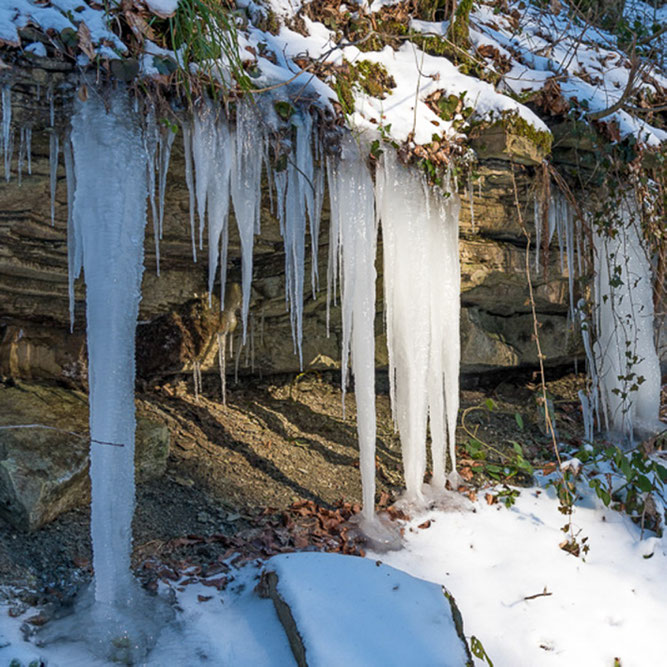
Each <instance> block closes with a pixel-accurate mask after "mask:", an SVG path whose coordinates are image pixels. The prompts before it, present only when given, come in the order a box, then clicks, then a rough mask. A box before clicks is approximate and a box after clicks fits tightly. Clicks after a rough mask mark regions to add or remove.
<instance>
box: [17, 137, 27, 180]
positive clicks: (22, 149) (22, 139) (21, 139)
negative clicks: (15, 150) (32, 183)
mask: <svg viewBox="0 0 667 667" xmlns="http://www.w3.org/2000/svg"><path fill="white" fill-rule="evenodd" d="M24 162H25V128H24V127H22V128H21V129H20V130H19V154H18V164H17V172H18V185H19V187H21V178H22V176H23V163H24Z"/></svg>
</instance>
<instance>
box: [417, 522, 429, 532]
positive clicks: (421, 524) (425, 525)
mask: <svg viewBox="0 0 667 667" xmlns="http://www.w3.org/2000/svg"><path fill="white" fill-rule="evenodd" d="M430 527H431V520H430V519H427V520H426V521H424V523H420V524H419V525H418V526H417V528H421V529H422V530H424V529H425V528H430Z"/></svg>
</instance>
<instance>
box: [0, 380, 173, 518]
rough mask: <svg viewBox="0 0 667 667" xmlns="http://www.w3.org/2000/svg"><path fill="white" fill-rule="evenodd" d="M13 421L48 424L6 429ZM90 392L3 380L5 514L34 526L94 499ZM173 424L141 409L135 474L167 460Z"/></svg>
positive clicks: (0, 489)
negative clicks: (8, 384)
mask: <svg viewBox="0 0 667 667" xmlns="http://www.w3.org/2000/svg"><path fill="white" fill-rule="evenodd" d="M10 425H43V426H48V427H50V428H43V427H42V426H36V427H34V428H18V429H14V428H12V429H3V428H2V427H3V426H10ZM87 433H88V398H87V396H86V395H85V394H84V393H82V392H79V391H72V390H69V389H64V388H62V387H56V386H42V385H37V384H24V383H18V384H16V385H15V386H13V387H2V386H0V517H2V518H4V519H5V520H6V521H8V522H9V523H11V524H12V525H13V526H15V527H16V528H20V529H23V530H33V529H35V528H38V527H39V526H42V525H44V524H45V523H48V522H49V521H51V520H52V519H54V518H55V517H56V516H58V515H59V514H60V513H62V512H65V511H67V510H69V509H72V508H74V507H77V506H80V505H83V504H85V503H87V502H89V500H90V479H89V476H88V465H89V459H88V447H89V441H88V439H87V437H79V436H77V435H73V434H82V435H83V436H86V434H87ZM168 453H169V430H168V429H167V427H166V426H165V425H164V424H161V423H159V422H157V421H155V419H150V418H148V417H146V416H145V415H142V414H138V415H137V433H136V450H135V460H136V477H137V480H138V481H140V482H141V481H145V480H147V479H151V478H155V477H159V476H160V475H162V474H163V473H164V471H165V469H166V466H167V455H168Z"/></svg>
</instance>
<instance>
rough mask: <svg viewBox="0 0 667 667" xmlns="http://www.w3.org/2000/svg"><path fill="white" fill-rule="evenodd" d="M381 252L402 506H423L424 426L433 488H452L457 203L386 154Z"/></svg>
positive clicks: (380, 185)
mask: <svg viewBox="0 0 667 667" xmlns="http://www.w3.org/2000/svg"><path fill="white" fill-rule="evenodd" d="M446 188H447V186H446ZM377 205H378V213H379V216H380V219H381V222H382V240H383V247H384V273H385V308H386V313H387V316H386V317H387V346H388V349H389V379H390V386H391V399H392V410H393V415H394V419H395V422H396V424H397V425H398V430H399V432H400V435H401V446H402V450H403V466H404V471H405V483H406V500H407V501H408V502H411V503H417V504H419V503H421V502H423V495H422V484H423V480H424V472H425V468H426V430H427V422H428V420H429V419H430V430H431V450H432V456H433V482H432V483H433V486H434V488H435V490H436V492H440V491H442V490H443V489H444V484H445V458H446V456H445V441H446V440H448V442H449V458H450V479H451V481H452V482H454V483H455V482H456V481H457V475H456V450H455V431H456V419H457V414H458V406H459V395H458V381H459V362H460V340H459V327H460V324H459V317H460V268H459V254H458V216H459V210H460V203H459V200H458V197H457V195H456V194H455V193H454V192H451V191H450V190H449V189H446V190H445V192H440V191H435V190H432V189H430V188H429V187H428V186H427V185H426V184H425V182H424V181H423V179H422V177H421V176H420V175H419V174H418V173H417V172H416V171H414V170H412V169H407V168H405V167H404V166H402V165H401V164H400V163H399V162H398V160H397V157H396V154H395V153H394V152H393V151H385V152H384V154H383V159H382V162H381V166H380V169H379V173H378V177H377Z"/></svg>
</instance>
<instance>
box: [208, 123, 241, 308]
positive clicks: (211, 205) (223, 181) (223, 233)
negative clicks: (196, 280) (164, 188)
mask: <svg viewBox="0 0 667 667" xmlns="http://www.w3.org/2000/svg"><path fill="white" fill-rule="evenodd" d="M214 130H215V142H214V144H213V152H212V153H211V155H210V156H209V159H210V161H211V163H212V164H211V166H210V167H209V168H208V169H207V170H206V173H207V174H208V178H209V182H208V188H207V195H206V199H207V201H208V292H209V304H210V303H211V294H212V293H213V283H214V281H215V275H216V272H217V267H218V264H219V265H220V307H221V308H224V303H225V285H226V282H227V247H228V243H229V241H228V238H229V231H228V227H229V225H228V218H229V186H230V175H231V170H232V166H233V165H232V160H233V157H234V143H233V137H232V135H231V133H230V131H229V127H228V126H227V120H226V119H225V117H224V116H222V115H221V116H220V118H218V121H217V123H216V126H215V128H214Z"/></svg>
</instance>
